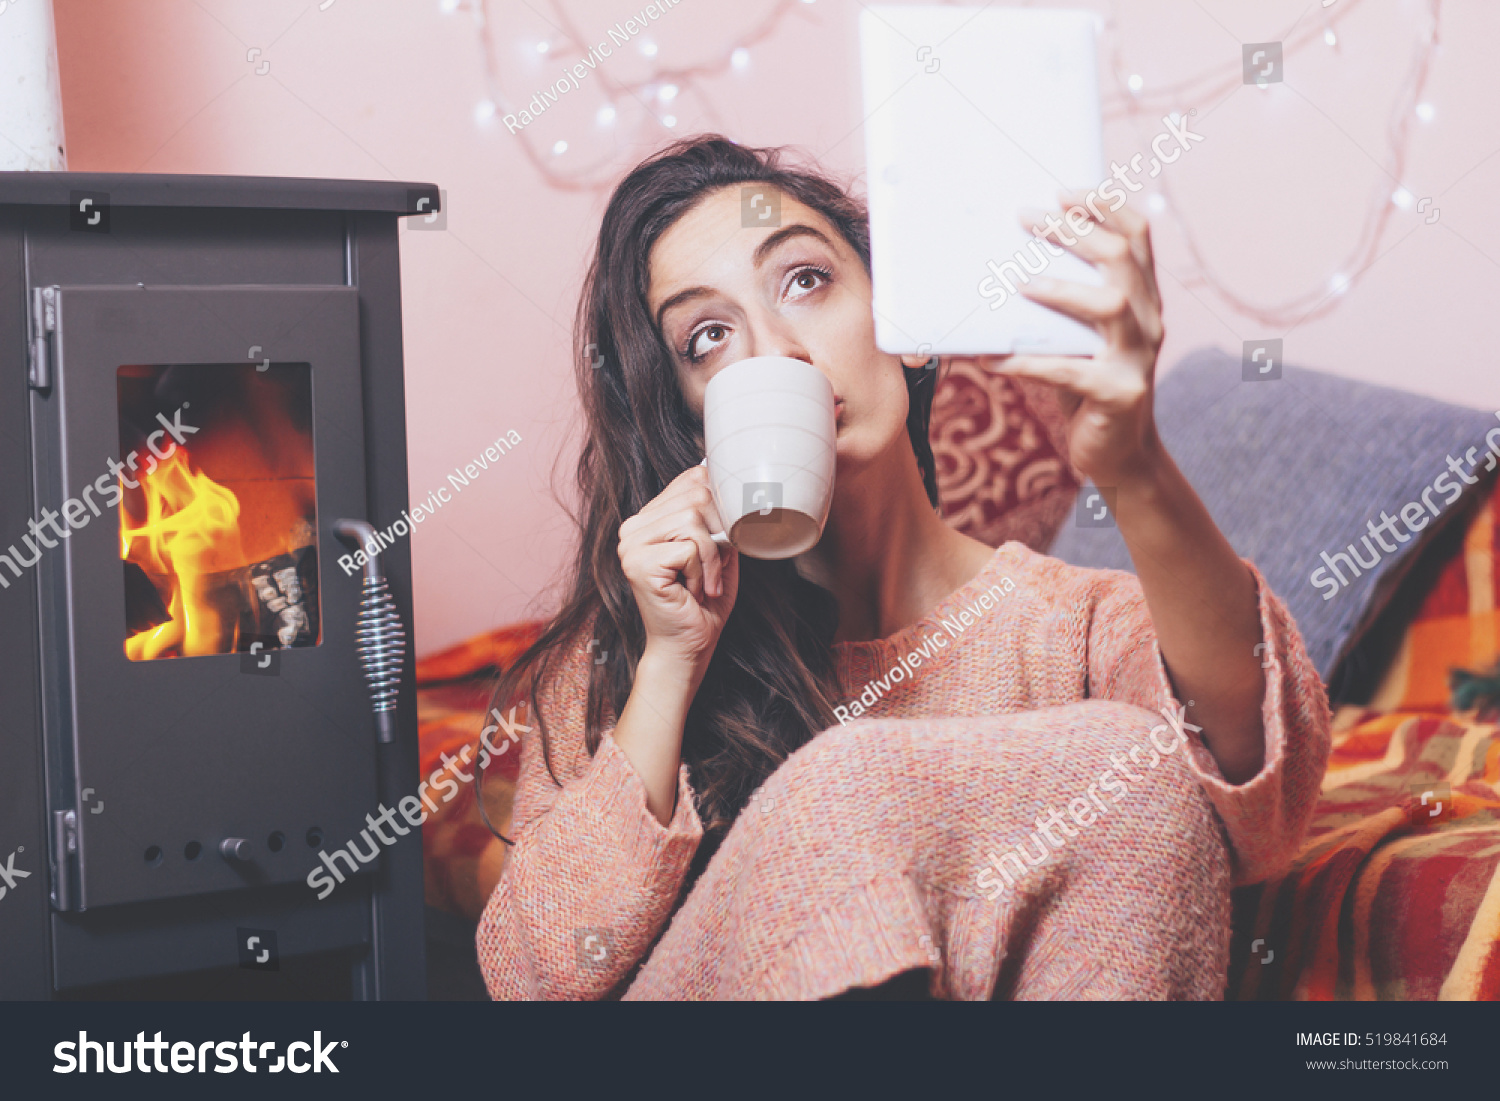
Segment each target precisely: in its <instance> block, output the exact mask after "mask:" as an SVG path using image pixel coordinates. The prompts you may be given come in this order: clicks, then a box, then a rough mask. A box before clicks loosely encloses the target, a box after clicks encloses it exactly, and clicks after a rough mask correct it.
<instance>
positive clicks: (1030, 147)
mask: <svg viewBox="0 0 1500 1101" xmlns="http://www.w3.org/2000/svg"><path fill="white" fill-rule="evenodd" d="M859 32H860V51H861V61H862V69H863V84H864V118H865V121H864V129H865V165H866V170H867V175H866V182H867V187H868V189H869V204H870V250H871V261H872V268H873V280H874V309H875V339H876V343H877V344H878V345H879V346H880V348H881V349H882V350H883V351H886V352H896V353H919V352H933V353H936V354H952V355H962V354H994V355H1000V354H1005V353H1010V352H1028V351H1035V352H1049V353H1055V354H1060V355H1089V354H1092V353H1094V352H1095V351H1097V350H1098V349H1099V348H1101V347H1102V346H1103V340H1102V338H1101V337H1100V336H1099V335H1098V333H1097V332H1095V331H1094V330H1093V329H1092V328H1090V327H1088V326H1086V325H1083V324H1080V323H1079V322H1076V321H1073V320H1072V319H1070V318H1067V317H1064V316H1063V315H1062V314H1059V313H1057V312H1056V311H1054V310H1050V309H1048V308H1047V307H1045V306H1039V305H1037V304H1036V303H1034V302H1031V301H1030V300H1028V299H1026V298H1024V297H1022V296H1021V295H1020V293H1019V288H1020V287H1021V286H1022V285H1023V284H1024V283H1025V282H1027V281H1029V280H1030V279H1032V278H1034V277H1035V276H1036V275H1040V274H1044V275H1047V276H1050V277H1052V278H1057V279H1068V280H1075V281H1077V282H1083V283H1093V284H1098V283H1100V282H1102V281H1103V280H1102V277H1101V276H1100V275H1099V274H1098V272H1097V271H1096V270H1095V269H1094V268H1093V266H1092V265H1090V264H1088V263H1086V262H1084V261H1082V260H1080V259H1078V258H1077V257H1075V256H1073V255H1072V254H1071V253H1064V254H1063V255H1061V256H1054V255H1052V254H1051V253H1050V252H1048V251H1047V250H1046V249H1045V248H1044V247H1043V245H1042V244H1040V243H1037V244H1036V245H1035V250H1033V248H1032V247H1031V245H1032V242H1033V240H1034V238H1033V237H1032V235H1031V234H1030V233H1029V232H1028V231H1027V230H1025V229H1024V228H1022V226H1021V225H1020V223H1019V222H1018V221H1017V212H1018V211H1019V210H1020V209H1021V208H1023V207H1028V206H1030V207H1037V208H1040V209H1042V210H1058V209H1059V207H1058V200H1057V192H1058V190H1059V189H1060V188H1062V187H1070V188H1081V189H1083V190H1084V191H1089V190H1093V189H1096V188H1098V187H1099V185H1100V184H1101V183H1102V182H1103V181H1104V178H1105V177H1104V171H1105V168H1104V153H1103V142H1102V139H1101V134H1100V131H1101V123H1100V112H1099V89H1098V70H1097V68H1096V62H1095V56H1094V37H1095V34H1096V33H1097V32H1096V17H1095V15H1094V13H1092V12H1084V11H1056V10H1037V9H1033V8H1005V7H998V6H995V7H985V8H970V7H947V6H936V5H934V6H917V5H909V4H899V5H872V6H869V7H866V8H865V10H864V11H862V12H861V13H860V18H859ZM1108 205H1109V204H1108V203H1107V202H1106V203H1105V204H1104V206H1105V207H1108ZM1038 254H1040V257H1039V256H1038ZM1007 288H1009V289H1007Z"/></svg>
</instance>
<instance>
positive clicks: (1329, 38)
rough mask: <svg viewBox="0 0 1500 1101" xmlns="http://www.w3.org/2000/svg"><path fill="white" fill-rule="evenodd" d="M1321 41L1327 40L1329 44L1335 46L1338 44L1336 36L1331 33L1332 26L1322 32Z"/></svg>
mask: <svg viewBox="0 0 1500 1101" xmlns="http://www.w3.org/2000/svg"><path fill="white" fill-rule="evenodd" d="M1323 41H1324V42H1327V43H1328V44H1329V45H1330V46H1337V45H1338V44H1339V40H1338V36H1337V35H1336V34H1334V33H1333V28H1332V27H1330V28H1328V30H1326V31H1324V32H1323Z"/></svg>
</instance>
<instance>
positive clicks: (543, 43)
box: [536, 39, 552, 54]
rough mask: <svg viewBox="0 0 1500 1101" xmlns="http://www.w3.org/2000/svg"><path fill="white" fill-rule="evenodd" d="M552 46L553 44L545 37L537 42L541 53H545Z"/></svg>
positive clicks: (537, 48)
mask: <svg viewBox="0 0 1500 1101" xmlns="http://www.w3.org/2000/svg"><path fill="white" fill-rule="evenodd" d="M551 48H552V44H551V43H550V42H548V41H547V40H546V39H543V40H542V41H540V42H538V43H537V44H536V52H537V53H539V54H544V53H546V52H547V51H548V50H550V49H551Z"/></svg>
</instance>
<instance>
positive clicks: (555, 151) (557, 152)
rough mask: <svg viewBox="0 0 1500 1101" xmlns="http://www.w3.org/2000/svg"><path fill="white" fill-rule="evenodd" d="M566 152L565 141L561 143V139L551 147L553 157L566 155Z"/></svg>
mask: <svg viewBox="0 0 1500 1101" xmlns="http://www.w3.org/2000/svg"><path fill="white" fill-rule="evenodd" d="M567 151H568V143H567V142H565V141H563V140H562V139H561V138H559V139H558V140H557V141H556V142H554V143H553V145H552V155H553V156H554V157H560V156H562V155H563V154H564V153H566V152H567Z"/></svg>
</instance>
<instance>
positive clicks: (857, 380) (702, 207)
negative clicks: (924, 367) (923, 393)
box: [646, 186, 908, 469]
mask: <svg viewBox="0 0 1500 1101" xmlns="http://www.w3.org/2000/svg"><path fill="white" fill-rule="evenodd" d="M741 219H742V216H741V198H740V188H739V186H734V187H726V188H722V189H720V190H718V191H714V192H711V193H710V194H708V195H707V196H706V197H705V198H704V199H703V200H702V201H701V202H699V203H698V205H697V206H695V207H693V208H692V209H691V210H690V211H688V212H687V213H686V214H684V215H683V216H682V217H681V218H679V219H678V220H677V221H676V222H675V223H673V224H672V226H671V227H670V228H668V229H667V230H666V232H664V233H663V234H662V235H661V236H660V237H659V238H658V239H657V242H656V245H655V247H654V248H653V249H652V250H651V263H650V271H651V275H650V278H651V286H650V289H649V291H648V292H647V296H646V300H647V304H648V306H649V308H650V310H651V314H652V317H653V318H654V319H655V320H656V323H657V327H658V329H659V330H660V332H661V334H662V337H663V339H664V340H665V341H666V344H667V347H668V348H670V349H671V350H672V361H673V363H674V365H675V367H676V370H677V378H678V381H679V384H680V385H681V387H682V392H683V395H684V397H685V398H686V400H687V402H688V404H689V405H690V406H691V407H692V408H693V409H694V410H695V411H696V412H697V413H698V414H699V416H700V417H701V416H702V413H703V391H704V387H705V386H706V385H707V384H708V380H709V379H711V378H712V377H713V376H714V375H715V374H717V373H718V372H719V371H721V370H723V369H724V368H725V367H727V366H729V365H730V364H731V363H735V362H737V361H739V360H742V359H748V358H750V357H751V356H787V357H789V358H792V359H800V360H803V361H805V362H807V363H810V364H812V365H813V366H814V367H816V368H817V369H818V370H820V371H822V372H823V374H824V375H826V376H827V378H828V381H829V382H830V383H831V384H832V386H833V393H834V398H835V402H836V405H835V411H836V413H837V416H838V464H839V467H840V468H842V469H848V468H850V467H857V466H859V465H862V464H863V463H865V462H868V461H869V460H870V459H872V458H873V457H874V456H876V455H878V454H880V453H881V452H882V451H884V450H885V449H886V448H888V447H889V446H891V443H892V441H893V440H895V439H897V438H899V437H903V436H904V435H905V433H906V414H907V408H908V395H907V390H906V379H905V376H904V375H903V374H902V373H901V360H900V359H899V358H898V357H896V356H894V355H887V354H886V353H884V352H881V351H880V350H879V349H877V348H876V347H875V325H874V320H873V318H872V315H871V312H870V277H869V275H868V274H867V273H866V272H865V268H864V265H863V264H862V263H861V262H860V259H859V256H858V254H856V253H855V251H854V249H853V248H852V247H851V246H850V245H849V243H848V242H847V241H845V240H844V238H843V237H842V236H841V235H840V234H839V232H838V230H837V229H835V228H834V226H833V225H832V224H831V223H830V222H829V221H828V220H827V219H826V218H824V217H823V216H822V215H821V214H819V213H817V212H816V211H814V210H812V209H811V208H809V207H806V206H804V205H802V204H801V203H799V202H797V200H795V199H793V198H792V197H791V196H790V195H787V194H785V193H783V194H782V196H781V224H780V225H779V226H778V227H776V228H764V227H760V226H751V227H747V226H745V225H743V224H742V220H741Z"/></svg>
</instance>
